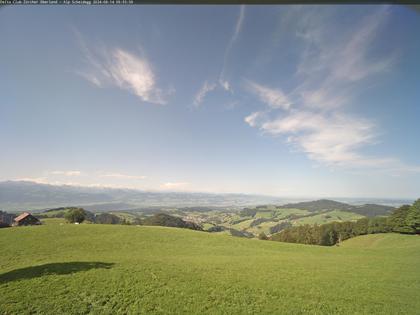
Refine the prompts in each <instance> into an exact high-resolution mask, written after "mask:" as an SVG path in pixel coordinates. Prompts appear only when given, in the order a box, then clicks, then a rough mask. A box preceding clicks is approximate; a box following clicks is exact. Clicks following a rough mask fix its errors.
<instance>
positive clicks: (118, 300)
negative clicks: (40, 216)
mask: <svg viewBox="0 0 420 315" xmlns="http://www.w3.org/2000/svg"><path fill="white" fill-rule="evenodd" d="M51 223H52V222H51ZM0 248H1V256H0V314H181V313H182V314H419V310H420V300H419V299H418V297H419V292H420V237H419V236H411V235H397V234H383V235H368V236H363V237H358V238H355V239H351V240H349V241H346V242H345V243H344V244H343V245H341V246H339V247H320V246H309V245H299V244H286V243H279V242H270V241H258V240H255V239H253V240H249V239H242V238H234V237H229V236H223V235H213V234H210V233H205V232H197V231H190V230H181V229H173V228H163V227H138V226H115V225H114V226H113V225H87V224H86V225H84V224H82V225H70V224H64V225H60V224H50V225H48V224H46V225H44V226H36V227H22V228H9V229H2V230H0Z"/></svg>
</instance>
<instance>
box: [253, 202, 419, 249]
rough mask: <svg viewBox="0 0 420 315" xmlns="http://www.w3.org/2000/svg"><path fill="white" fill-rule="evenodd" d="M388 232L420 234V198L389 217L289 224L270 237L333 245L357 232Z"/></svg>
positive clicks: (302, 242)
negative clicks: (297, 224) (315, 223)
mask: <svg viewBox="0 0 420 315" xmlns="http://www.w3.org/2000/svg"><path fill="white" fill-rule="evenodd" d="M389 232H396V233H404V234H420V199H418V200H417V201H415V202H414V203H413V204H412V205H403V206H401V207H399V208H397V209H396V210H395V211H394V212H393V213H392V214H391V215H390V216H388V217H381V216H377V217H372V218H362V219H359V220H357V221H352V222H350V221H347V222H332V223H327V224H323V225H308V224H306V225H301V226H295V227H289V228H286V229H284V230H282V231H281V232H279V233H276V234H274V235H272V236H271V238H270V239H271V240H273V241H279V242H288V243H301V244H312V245H324V246H332V245H335V244H337V243H339V242H341V241H344V240H346V239H349V238H351V237H355V236H358V235H365V234H376V233H389ZM260 238H261V237H260ZM261 239H263V238H261Z"/></svg>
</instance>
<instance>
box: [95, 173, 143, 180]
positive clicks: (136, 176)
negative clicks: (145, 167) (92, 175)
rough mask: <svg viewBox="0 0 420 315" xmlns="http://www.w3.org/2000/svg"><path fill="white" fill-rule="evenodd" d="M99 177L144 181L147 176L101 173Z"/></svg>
mask: <svg viewBox="0 0 420 315" xmlns="http://www.w3.org/2000/svg"><path fill="white" fill-rule="evenodd" d="M99 177H108V178H118V179H146V178H147V176H138V175H127V174H121V173H102V174H100V175H99Z"/></svg>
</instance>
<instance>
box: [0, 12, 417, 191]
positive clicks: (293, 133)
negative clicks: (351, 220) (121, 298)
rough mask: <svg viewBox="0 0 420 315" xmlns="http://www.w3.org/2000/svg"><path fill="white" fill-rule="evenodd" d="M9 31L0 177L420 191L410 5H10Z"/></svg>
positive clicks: (199, 187)
mask: <svg viewBox="0 0 420 315" xmlns="http://www.w3.org/2000/svg"><path fill="white" fill-rule="evenodd" d="M0 29H1V32H0V39H1V43H2V49H1V56H2V58H0V95H1V98H0V150H1V152H2V154H1V155H0V180H21V179H26V180H33V181H37V182H41V183H51V184H74V185H86V186H113V187H131V188H139V189H147V190H162V191H166V190H171V191H172V190H174V191H206V192H241V193H258V194H267V195H277V196H314V197H404V198H406V197H408V198H415V197H419V189H418V187H420V146H419V145H418V138H419V136H420V124H419V123H418V121H419V118H420V89H419V87H420V78H419V73H420V59H419V56H420V36H418V34H419V33H420V15H419V13H418V12H416V11H414V10H412V9H410V8H408V7H404V6H367V5H364V6H357V5H352V6H125V7H87V6H83V7H79V6H72V7H64V6H62V7H59V6H56V7H33V6H28V7H5V8H2V9H1V10H0Z"/></svg>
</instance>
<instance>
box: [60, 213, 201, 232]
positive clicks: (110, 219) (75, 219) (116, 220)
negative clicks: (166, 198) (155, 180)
mask: <svg viewBox="0 0 420 315" xmlns="http://www.w3.org/2000/svg"><path fill="white" fill-rule="evenodd" d="M92 215H93V216H92ZM64 218H65V219H66V220H67V222H69V223H82V222H83V221H85V220H87V221H90V222H92V223H96V224H123V225H152V226H168V227H178V228H185V229H191V230H202V228H201V226H199V225H197V224H195V223H193V222H189V221H184V220H182V219H181V218H179V217H175V216H171V215H169V214H165V213H157V214H154V215H152V216H149V217H146V218H143V219H141V218H134V219H133V220H132V222H130V221H127V220H126V219H123V218H120V217H118V216H116V215H114V214H111V213H100V214H96V215H95V214H93V213H91V212H89V211H86V210H84V209H82V208H72V209H70V210H69V211H67V212H66V213H65V214H64Z"/></svg>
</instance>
